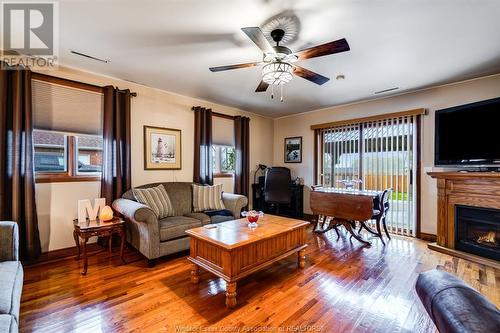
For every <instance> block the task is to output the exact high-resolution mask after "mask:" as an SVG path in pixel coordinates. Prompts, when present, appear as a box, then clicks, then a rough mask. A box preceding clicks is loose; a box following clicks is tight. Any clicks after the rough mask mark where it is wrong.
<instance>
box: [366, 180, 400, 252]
mask: <svg viewBox="0 0 500 333" xmlns="http://www.w3.org/2000/svg"><path fill="white" fill-rule="evenodd" d="M391 191H392V189H385V190H384V191H383V192H382V194H381V195H380V197H379V200H378V205H377V207H374V209H373V215H372V217H371V220H375V226H376V228H377V231H375V230H373V229H371V228H370V227H368V226H367V225H366V221H360V225H359V229H358V234H359V233H360V232H361V230H363V229H365V230H366V231H368V232H369V233H371V234H373V235H375V236H377V237H379V238H380V240H381V241H382V244H384V245H385V242H384V238H383V236H382V230H381V228H380V225H381V224H382V226H383V227H384V231H385V234H386V235H387V238H389V239H391V236H389V232H388V231H387V225H386V220H385V219H386V216H387V212H388V211H389V207H390V205H389V194H390V193H391Z"/></svg>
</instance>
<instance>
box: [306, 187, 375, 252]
mask: <svg viewBox="0 0 500 333" xmlns="http://www.w3.org/2000/svg"><path fill="white" fill-rule="evenodd" d="M381 194H382V192H379V191H359V190H346V189H339V188H316V189H314V190H313V191H312V192H311V196H310V207H311V210H312V211H313V214H314V215H318V216H319V215H322V216H329V217H332V219H333V221H331V222H330V226H329V227H328V228H327V229H322V230H321V229H320V230H318V229H316V230H315V231H316V232H321V233H323V232H326V231H328V230H331V229H333V228H335V227H336V226H337V225H339V224H341V225H343V226H344V227H345V228H346V229H347V231H348V232H349V233H350V234H351V236H352V237H354V238H356V239H357V240H358V241H360V242H361V243H364V244H370V243H369V242H367V241H365V240H364V239H362V238H361V237H360V236H359V235H358V234H357V233H355V232H354V231H353V228H355V223H356V221H359V222H360V223H362V225H363V226H364V227H365V228H366V229H367V230H368V231H370V232H372V230H371V229H369V228H368V227H367V226H366V225H365V224H364V223H365V221H367V220H369V219H371V218H372V216H373V207H374V205H378V204H377V202H378V200H380V195H381ZM318 226H319V223H318V225H317V226H316V228H317V227H318Z"/></svg>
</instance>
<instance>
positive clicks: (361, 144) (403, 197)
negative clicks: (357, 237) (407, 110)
mask: <svg viewBox="0 0 500 333" xmlns="http://www.w3.org/2000/svg"><path fill="white" fill-rule="evenodd" d="M417 120H418V116H405V117H398V118H388V119H383V120H377V121H369V122H362V123H353V124H348V125H342V126H335V127H331V128H324V129H321V130H319V131H318V132H317V133H318V137H317V140H318V144H319V146H318V147H319V149H318V162H319V163H318V175H317V180H318V181H319V183H320V184H321V185H323V186H326V187H344V186H345V183H346V182H351V183H352V184H353V185H354V188H356V189H361V190H376V191H383V190H384V189H390V191H391V193H390V195H389V203H390V210H389V213H388V217H387V227H388V229H389V231H391V232H392V233H396V234H401V235H407V236H415V235H416V212H417V209H416V191H417V187H416V170H417V137H418V136H417Z"/></svg>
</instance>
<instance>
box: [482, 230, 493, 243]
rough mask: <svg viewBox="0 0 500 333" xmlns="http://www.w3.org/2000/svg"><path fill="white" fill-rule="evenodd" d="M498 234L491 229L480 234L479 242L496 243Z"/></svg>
mask: <svg viewBox="0 0 500 333" xmlns="http://www.w3.org/2000/svg"><path fill="white" fill-rule="evenodd" d="M495 237H496V235H495V232H494V231H489V232H488V233H487V234H485V235H483V236H480V237H479V238H478V239H477V242H478V243H488V244H496V239H495Z"/></svg>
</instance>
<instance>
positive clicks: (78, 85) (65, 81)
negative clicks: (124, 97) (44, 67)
mask: <svg viewBox="0 0 500 333" xmlns="http://www.w3.org/2000/svg"><path fill="white" fill-rule="evenodd" d="M31 78H32V79H35V80H40V81H45V82H50V83H55V84H60V85H64V86H69V87H72V88H77V89H82V90H89V91H92V92H97V93H102V92H103V88H104V87H101V86H97V85H94V84H89V83H84V82H79V81H74V80H70V79H65V78H62V77H57V76H52V75H49V74H42V73H37V72H32V73H31ZM130 96H132V97H137V93H135V92H131V93H130Z"/></svg>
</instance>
